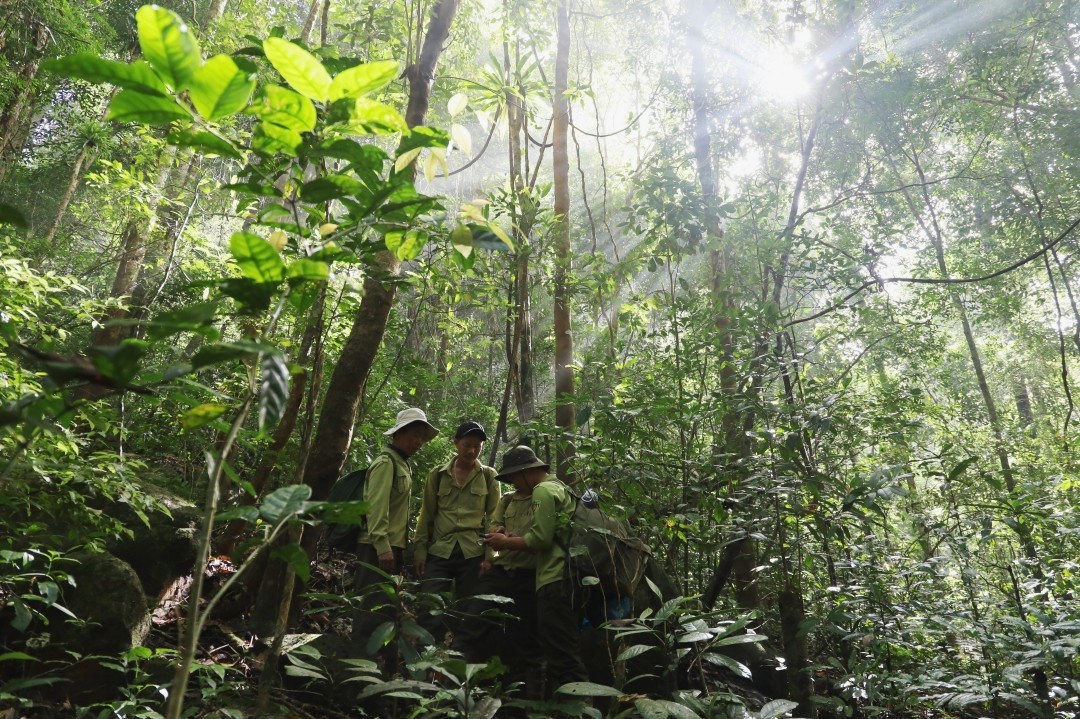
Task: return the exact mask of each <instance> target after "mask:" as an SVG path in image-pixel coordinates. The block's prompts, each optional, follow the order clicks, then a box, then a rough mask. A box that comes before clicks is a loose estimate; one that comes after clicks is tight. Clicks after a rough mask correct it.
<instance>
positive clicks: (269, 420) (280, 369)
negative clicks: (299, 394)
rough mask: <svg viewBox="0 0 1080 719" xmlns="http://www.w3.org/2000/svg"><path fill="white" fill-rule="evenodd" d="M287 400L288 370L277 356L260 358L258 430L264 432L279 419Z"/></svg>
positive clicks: (270, 355) (268, 355)
mask: <svg viewBox="0 0 1080 719" xmlns="http://www.w3.org/2000/svg"><path fill="white" fill-rule="evenodd" d="M288 400H289V368H288V366H286V364H285V360H283V359H282V358H281V357H280V356H279V355H276V354H267V355H264V356H263V358H262V381H261V382H260V384H259V430H260V431H266V429H267V428H268V427H273V426H274V425H276V424H277V423H278V420H279V419H281V415H282V413H283V412H284V411H285V404H286V403H287V402H288Z"/></svg>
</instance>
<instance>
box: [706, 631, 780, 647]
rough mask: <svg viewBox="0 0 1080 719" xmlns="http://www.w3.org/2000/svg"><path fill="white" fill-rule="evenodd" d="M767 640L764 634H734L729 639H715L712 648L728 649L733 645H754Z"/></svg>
mask: <svg viewBox="0 0 1080 719" xmlns="http://www.w3.org/2000/svg"><path fill="white" fill-rule="evenodd" d="M767 639H768V637H766V636H765V635H764V634H735V635H732V636H730V637H724V638H722V639H717V640H716V642H714V643H713V646H714V647H729V646H731V645H733V644H756V643H757V642H764V641H766V640H767Z"/></svg>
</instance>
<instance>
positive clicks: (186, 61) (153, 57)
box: [135, 5, 202, 91]
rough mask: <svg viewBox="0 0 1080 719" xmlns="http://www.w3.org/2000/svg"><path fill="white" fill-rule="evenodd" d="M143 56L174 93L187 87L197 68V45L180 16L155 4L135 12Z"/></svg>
mask: <svg viewBox="0 0 1080 719" xmlns="http://www.w3.org/2000/svg"><path fill="white" fill-rule="evenodd" d="M135 20H136V22H137V23H138V27H139V46H140V47H141V48H142V54H143V57H144V58H146V61H147V62H148V63H150V67H152V68H154V70H156V71H157V73H158V74H159V75H161V77H162V78H163V79H164V80H165V83H166V84H167V85H169V86H170V87H172V88H173V89H174V90H177V91H180V90H183V89H185V88H187V87H188V84H189V83H190V82H191V79H192V78H193V77H194V76H195V71H196V70H198V69H199V65H200V63H201V62H202V55H201V54H200V53H199V44H198V42H197V41H196V40H195V35H194V34H192V32H191V29H190V28H189V27H188V25H187V23H185V22H184V21H183V20H182V19H181V18H180V16H179V15H177V14H176V13H174V12H172V11H171V10H166V9H165V8H163V7H158V6H157V5H143V6H142V7H141V8H139V10H138V12H136V13H135Z"/></svg>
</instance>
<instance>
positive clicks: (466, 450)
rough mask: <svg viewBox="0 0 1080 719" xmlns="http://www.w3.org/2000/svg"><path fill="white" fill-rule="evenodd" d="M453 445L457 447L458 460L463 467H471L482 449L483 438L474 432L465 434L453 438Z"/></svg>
mask: <svg viewBox="0 0 1080 719" xmlns="http://www.w3.org/2000/svg"><path fill="white" fill-rule="evenodd" d="M454 446H455V447H456V448H457V458H458V462H459V463H460V464H461V465H462V466H464V467H471V466H473V464H475V463H476V458H477V457H479V456H480V452H481V451H482V450H483V449H484V440H482V439H480V438H479V437H477V436H476V435H475V434H467V435H465V436H464V437H462V438H461V439H455V440H454Z"/></svg>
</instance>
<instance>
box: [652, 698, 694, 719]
mask: <svg viewBox="0 0 1080 719" xmlns="http://www.w3.org/2000/svg"><path fill="white" fill-rule="evenodd" d="M655 701H656V703H657V704H658V705H660V706H661V707H663V708H664V710H665V711H667V715H668V716H669V717H671V719H701V715H700V714H698V713H697V712H695V711H694V710H693V709H691V708H690V707H687V706H683V705H682V704H679V703H678V702H673V701H670V700H668V699H657V700H655Z"/></svg>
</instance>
